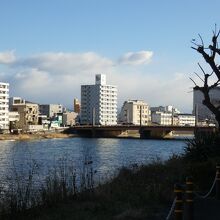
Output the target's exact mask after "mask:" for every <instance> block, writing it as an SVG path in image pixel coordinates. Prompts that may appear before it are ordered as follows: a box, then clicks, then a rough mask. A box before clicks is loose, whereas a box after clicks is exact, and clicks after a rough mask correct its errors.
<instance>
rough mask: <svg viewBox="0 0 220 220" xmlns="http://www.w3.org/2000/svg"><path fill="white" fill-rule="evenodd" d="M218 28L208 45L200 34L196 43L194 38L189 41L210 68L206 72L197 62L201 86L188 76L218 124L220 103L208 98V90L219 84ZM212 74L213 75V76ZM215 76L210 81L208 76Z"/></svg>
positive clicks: (219, 54) (219, 52)
mask: <svg viewBox="0 0 220 220" xmlns="http://www.w3.org/2000/svg"><path fill="white" fill-rule="evenodd" d="M219 34H220V30H218V31H217V30H216V25H215V30H214V31H213V35H212V41H211V44H210V45H209V46H207V47H206V46H205V45H204V42H203V39H202V37H201V35H199V40H200V43H197V42H196V40H195V39H193V40H192V41H191V42H192V44H193V46H192V49H194V50H196V51H197V52H198V53H200V54H201V55H202V57H203V58H204V60H205V61H206V63H208V66H209V67H210V68H211V71H210V73H207V71H205V70H204V69H203V67H202V66H201V65H200V64H199V63H198V66H199V68H200V70H201V73H202V74H203V76H202V77H201V76H200V75H199V74H197V73H195V74H196V76H197V77H198V78H199V79H200V80H201V81H202V84H203V85H202V86H199V85H198V84H197V83H196V82H195V81H194V80H193V79H192V78H190V79H191V80H192V81H193V83H194V84H195V87H194V89H195V90H199V91H201V92H202V93H203V95H204V101H203V104H204V105H205V106H206V107H207V108H208V109H209V110H210V111H211V112H212V113H213V114H214V115H215V118H216V121H217V122H218V125H219V126H220V104H216V103H213V102H212V100H211V98H210V93H209V92H210V90H212V89H214V88H217V87H218V86H219V85H220V65H219V64H218V63H217V59H219V58H220V49H219V47H218V37H219ZM213 76H214V77H213ZM211 77H212V79H213V78H215V80H214V82H212V83H210V78H211Z"/></svg>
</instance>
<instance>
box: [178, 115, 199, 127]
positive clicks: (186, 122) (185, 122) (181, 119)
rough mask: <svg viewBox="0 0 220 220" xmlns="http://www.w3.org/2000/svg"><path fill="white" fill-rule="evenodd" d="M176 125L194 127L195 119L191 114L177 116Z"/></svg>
mask: <svg viewBox="0 0 220 220" xmlns="http://www.w3.org/2000/svg"><path fill="white" fill-rule="evenodd" d="M177 123H178V125H179V126H195V124H196V117H195V115H192V114H178V115H177Z"/></svg>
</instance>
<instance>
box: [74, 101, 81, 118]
mask: <svg viewBox="0 0 220 220" xmlns="http://www.w3.org/2000/svg"><path fill="white" fill-rule="evenodd" d="M73 105H74V106H73V107H74V112H76V113H78V114H79V113H80V102H79V100H78V99H74V103H73Z"/></svg>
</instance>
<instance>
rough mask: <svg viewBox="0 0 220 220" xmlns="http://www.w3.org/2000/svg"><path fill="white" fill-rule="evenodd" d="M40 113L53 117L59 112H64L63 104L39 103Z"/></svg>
mask: <svg viewBox="0 0 220 220" xmlns="http://www.w3.org/2000/svg"><path fill="white" fill-rule="evenodd" d="M39 110H40V114H42V115H47V117H48V118H52V117H54V116H56V115H57V114H59V113H63V105H61V104H43V105H39Z"/></svg>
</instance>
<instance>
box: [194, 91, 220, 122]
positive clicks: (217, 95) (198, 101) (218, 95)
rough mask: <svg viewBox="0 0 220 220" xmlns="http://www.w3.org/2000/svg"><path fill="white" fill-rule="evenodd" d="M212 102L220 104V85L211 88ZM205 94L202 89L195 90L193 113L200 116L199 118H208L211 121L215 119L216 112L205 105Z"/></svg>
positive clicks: (202, 119) (201, 119)
mask: <svg viewBox="0 0 220 220" xmlns="http://www.w3.org/2000/svg"><path fill="white" fill-rule="evenodd" d="M209 94H210V98H211V102H212V103H213V104H214V105H215V106H217V105H220V87H218V88H215V89H211V90H210V92H209ZM203 100H204V96H203V93H202V92H201V91H198V90H195V89H194V90H193V114H194V115H196V116H197V117H198V120H200V121H204V120H208V121H210V122H214V121H215V116H214V114H213V113H212V112H211V111H210V110H209V109H208V108H207V107H206V106H205V105H203Z"/></svg>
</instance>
